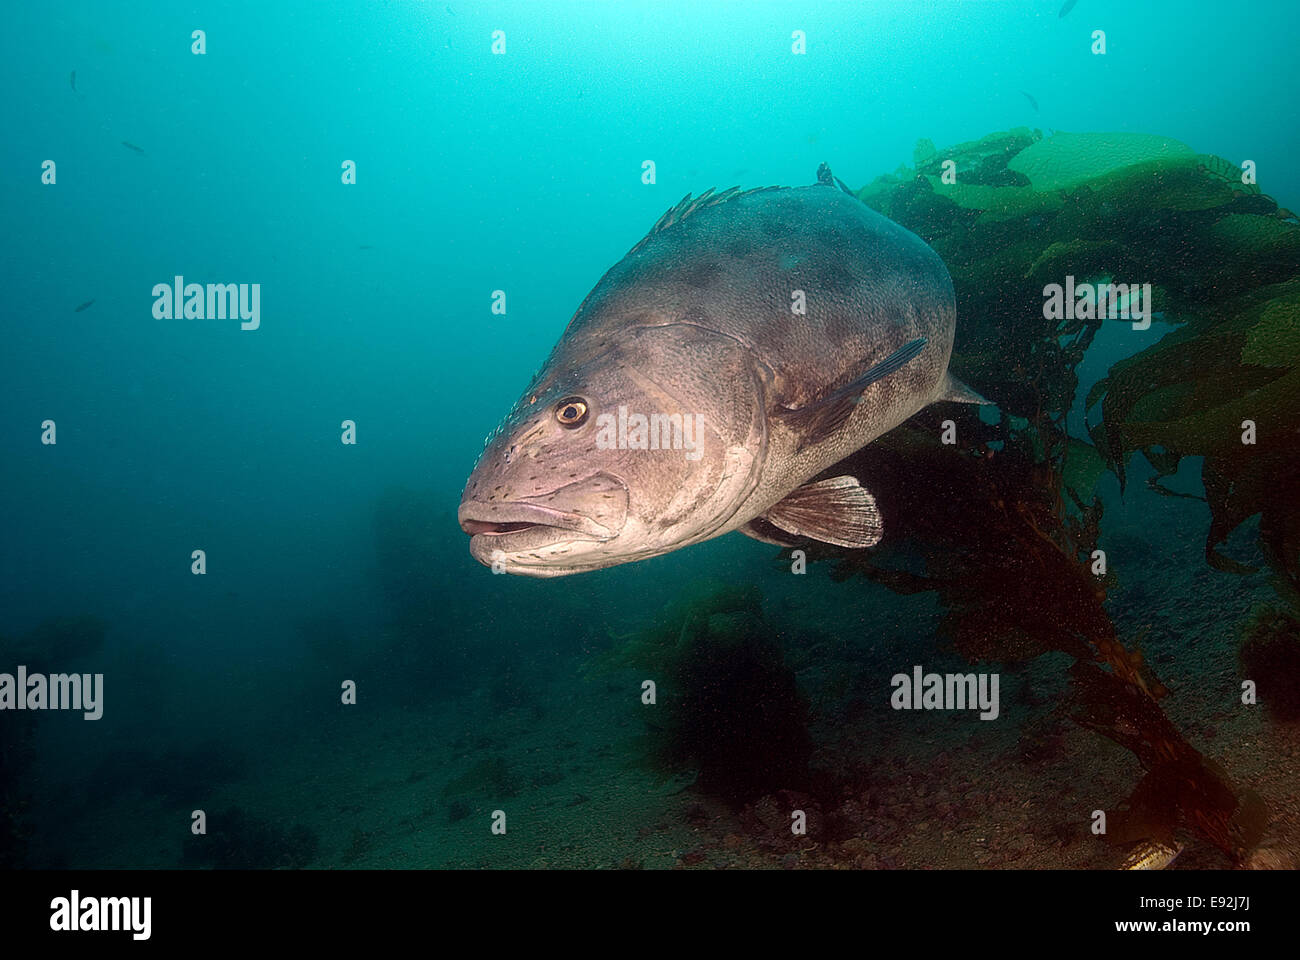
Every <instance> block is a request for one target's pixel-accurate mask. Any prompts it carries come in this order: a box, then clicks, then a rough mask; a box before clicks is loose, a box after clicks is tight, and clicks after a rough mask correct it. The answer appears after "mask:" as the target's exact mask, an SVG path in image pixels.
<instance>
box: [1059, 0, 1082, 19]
mask: <svg viewBox="0 0 1300 960" xmlns="http://www.w3.org/2000/svg"><path fill="white" fill-rule="evenodd" d="M1078 2H1079V0H1065V3H1064V4H1063V5H1062V6H1061V12H1060V13H1058V14H1057V15H1056V18H1057V19H1058V20H1059V19H1061V18H1062V17H1064V16H1065V15H1066V14H1067V13H1069V12H1070V11H1071V10H1073V9H1074V5H1075V4H1076V3H1078Z"/></svg>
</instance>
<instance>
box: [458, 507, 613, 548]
mask: <svg viewBox="0 0 1300 960" xmlns="http://www.w3.org/2000/svg"><path fill="white" fill-rule="evenodd" d="M456 519H457V521H458V522H459V523H460V528H461V529H462V530H464V531H465V532H466V533H468V534H470V536H471V543H473V542H474V541H479V542H481V543H483V542H488V541H490V542H492V543H493V544H494V545H495V547H496V548H497V549H502V550H507V549H508V546H509V543H510V541H511V539H512V538H514V537H516V536H517V535H518V534H521V533H528V532H530V531H532V530H535V529H537V528H538V527H551V528H553V529H555V530H557V531H562V532H565V533H573V534H579V536H576V537H570V538H568V539H572V540H595V541H603V540H612V539H613V538H614V537H615V536H617V531H615V530H611V529H609V527H606V526H604V525H603V524H600V523H597V522H596V521H595V520H593V519H592V518H591V517H587V516H583V515H582V514H579V513H567V512H565V511H563V510H556V509H555V508H554V507H547V506H543V505H542V504H540V503H528V502H526V501H522V500H514V501H511V500H498V501H492V502H490V503H489V502H484V501H481V500H466V501H465V502H464V503H462V504H461V505H460V509H459V510H457V511H456ZM517 524H525V526H516V525H517ZM501 526H506V527H513V529H505V530H501V529H492V528H494V527H501ZM480 538H482V539H481V540H480Z"/></svg>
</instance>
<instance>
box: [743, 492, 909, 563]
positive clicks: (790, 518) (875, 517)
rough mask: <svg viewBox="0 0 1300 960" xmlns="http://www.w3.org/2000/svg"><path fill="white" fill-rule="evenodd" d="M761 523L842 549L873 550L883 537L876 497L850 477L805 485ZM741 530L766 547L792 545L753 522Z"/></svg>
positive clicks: (764, 517) (763, 517)
mask: <svg viewBox="0 0 1300 960" xmlns="http://www.w3.org/2000/svg"><path fill="white" fill-rule="evenodd" d="M758 519H760V520H765V521H767V523H770V524H771V525H772V526H773V527H776V528H777V529H778V530H783V531H785V532H786V533H789V534H793V535H794V536H796V537H810V538H811V539H813V540H820V541H822V542H823V543H833V544H835V545H836V546H840V547H854V548H862V547H874V546H875V545H876V544H877V543H879V542H880V538H881V536H882V535H883V534H884V523H883V521H882V520H881V518H880V511H879V510H878V509H877V508H876V499H875V497H873V496H872V495H871V494H870V493H868V492H867V491H866V490H863V489H862V487H861V486H860V485H859V484H858V479H857V477H849V476H843V477H831V478H830V479H828V480H818V481H817V482H816V483H805V484H804V485H803V486H802V487H799V488H797V489H795V490H792V491H791V492H790V493H789V494H788V495H787V496H786V498H785V499H784V500H782V501H781V502H780V503H778V504H776V505H774V506H773V507H771V508H770V509H769V510H768V511H767V513H765V514H763V516H762V517H760V518H758ZM741 530H742V532H744V533H746V534H748V535H749V536H751V537H754V538H755V539H756V540H763V541H764V542H766V543H777V544H778V545H780V546H791V545H792V543H787V542H783V541H781V540H778V539H776V538H775V537H774V536H772V535H771V533H770V532H767V531H765V530H763V529H761V528H756V527H755V524H754V523H753V522H751V523H749V524H746V525H745V526H744V527H741Z"/></svg>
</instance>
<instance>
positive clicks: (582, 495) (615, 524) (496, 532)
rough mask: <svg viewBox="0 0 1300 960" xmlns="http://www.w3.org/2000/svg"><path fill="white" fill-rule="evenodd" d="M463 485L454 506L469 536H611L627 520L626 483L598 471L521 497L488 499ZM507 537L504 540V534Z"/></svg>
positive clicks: (512, 539)
mask: <svg viewBox="0 0 1300 960" xmlns="http://www.w3.org/2000/svg"><path fill="white" fill-rule="evenodd" d="M472 491H473V487H471V488H470V489H467V490H466V493H465V498H464V499H463V500H462V501H461V504H460V509H459V510H458V511H457V520H458V521H459V522H460V527H461V529H462V530H464V531H465V532H466V533H468V534H469V535H470V536H472V537H475V538H477V537H489V538H494V539H499V543H500V546H501V548H502V549H508V546H507V544H511V545H513V544H514V543H524V542H525V541H526V542H527V543H528V546H535V545H537V544H538V543H544V542H559V541H572V540H595V541H605V540H612V539H613V538H614V537H616V536H618V534H619V531H621V530H622V529H623V525H624V524H625V523H626V522H627V513H628V489H627V486H626V484H624V483H623V482H622V481H621V480H619V479H617V478H615V477H612V476H609V475H608V474H604V473H598V474H595V475H594V476H591V477H588V478H586V479H585V480H580V481H577V482H576V483H571V484H568V485H566V486H563V487H560V488H559V489H558V490H554V491H552V492H550V493H547V494H543V495H538V496H531V497H527V498H520V499H511V498H509V497H498V496H497V495H496V493H495V491H494V493H493V495H492V496H490V497H489V498H488V499H486V500H485V499H480V498H478V497H475V496H474V494H473V492H472ZM505 538H509V540H507V539H505Z"/></svg>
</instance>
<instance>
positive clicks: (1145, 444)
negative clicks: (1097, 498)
mask: <svg viewBox="0 0 1300 960" xmlns="http://www.w3.org/2000/svg"><path fill="white" fill-rule="evenodd" d="M1294 229H1295V231H1296V233H1297V235H1300V227H1295V228H1294ZM1296 274H1297V279H1295V280H1292V281H1288V282H1285V283H1279V284H1273V285H1271V286H1268V287H1264V288H1261V289H1257V290H1254V291H1251V292H1250V293H1249V294H1246V295H1243V296H1240V297H1237V298H1233V299H1226V300H1224V301H1223V302H1222V304H1221V306H1220V311H1218V312H1213V313H1210V312H1207V313H1205V314H1204V315H1202V316H1200V317H1198V318H1197V319H1196V320H1193V321H1191V322H1189V323H1188V324H1187V325H1185V326H1184V327H1182V328H1180V329H1179V330H1177V331H1175V332H1174V333H1171V334H1169V335H1167V336H1166V337H1164V338H1163V339H1161V340H1160V341H1159V342H1157V343H1155V344H1153V345H1152V346H1151V347H1149V348H1147V349H1146V350H1144V351H1142V352H1141V353H1139V354H1137V355H1136V356H1133V357H1130V358H1128V359H1126V360H1124V361H1121V362H1120V363H1118V364H1116V365H1115V366H1114V367H1112V368H1111V371H1110V373H1109V375H1108V376H1107V377H1106V378H1105V379H1103V380H1101V381H1099V382H1098V383H1097V384H1096V385H1095V386H1094V387H1093V388H1092V390H1091V391H1090V393H1089V396H1088V401H1087V404H1088V407H1089V409H1090V410H1091V409H1092V408H1094V407H1095V406H1097V405H1098V404H1100V406H1101V420H1100V421H1099V422H1098V423H1097V424H1096V425H1093V426H1091V427H1090V432H1091V435H1092V437H1093V440H1094V442H1095V443H1096V445H1097V448H1098V449H1099V450H1100V451H1102V452H1103V454H1104V455H1105V457H1106V458H1107V460H1108V462H1109V464H1110V466H1111V468H1112V469H1113V470H1114V471H1115V473H1116V475H1117V476H1118V477H1119V478H1120V480H1121V483H1123V482H1124V481H1125V480H1126V477H1127V463H1128V460H1129V458H1130V456H1131V455H1132V454H1133V453H1135V452H1141V453H1143V454H1144V455H1145V457H1146V459H1147V460H1148V461H1149V462H1150V463H1151V464H1152V466H1153V467H1155V470H1156V473H1155V475H1154V476H1153V477H1152V478H1151V480H1150V481H1149V482H1150V484H1151V486H1152V487H1153V488H1154V489H1156V490H1157V491H1159V492H1161V493H1170V492H1171V491H1170V490H1169V489H1168V487H1167V486H1166V485H1165V484H1164V483H1163V482H1162V481H1164V480H1165V478H1167V477H1169V476H1172V475H1173V474H1174V473H1176V472H1177V470H1178V468H1179V465H1180V463H1181V461H1182V459H1183V458H1184V457H1189V456H1196V457H1203V458H1204V461H1203V463H1202V466H1201V479H1202V482H1203V485H1204V489H1205V494H1204V496H1205V499H1206V502H1207V503H1208V504H1209V508H1210V525H1209V529H1208V531H1207V533H1206V541H1205V551H1206V559H1207V560H1208V561H1209V563H1210V564H1211V565H1212V566H1214V567H1215V568H1217V569H1220V570H1226V571H1232V572H1249V571H1251V570H1253V569H1254V568H1253V567H1251V566H1249V565H1247V564H1243V563H1241V562H1239V561H1236V560H1233V559H1232V558H1230V557H1227V556H1225V555H1224V554H1223V553H1222V552H1221V551H1220V550H1219V546H1220V545H1221V544H1222V543H1223V542H1224V541H1225V540H1226V539H1227V538H1228V536H1229V535H1230V534H1231V533H1232V532H1233V531H1234V530H1236V529H1237V528H1238V527H1239V526H1241V525H1242V524H1243V523H1245V521H1246V520H1248V519H1249V518H1250V517H1253V516H1256V515H1258V516H1259V518H1260V521H1259V534H1258V542H1259V547H1260V549H1261V551H1262V553H1263V555H1264V558H1265V560H1266V562H1268V563H1269V565H1270V566H1271V567H1272V568H1273V570H1274V572H1275V573H1276V575H1278V576H1279V577H1281V578H1283V579H1284V580H1286V581H1287V582H1289V583H1290V584H1292V585H1293V586H1300V512H1298V511H1297V509H1296V506H1297V505H1296V496H1295V491H1296V490H1300V453H1298V452H1297V445H1298V444H1300V429H1298V428H1300V349H1298V348H1300V343H1298V342H1297V332H1296V331H1297V327H1298V326H1300V261H1298V262H1297V263H1296ZM1251 425H1253V431H1252V430H1251V429H1250V427H1251ZM1252 433H1253V436H1251V434H1252ZM1247 441H1249V442H1247Z"/></svg>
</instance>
